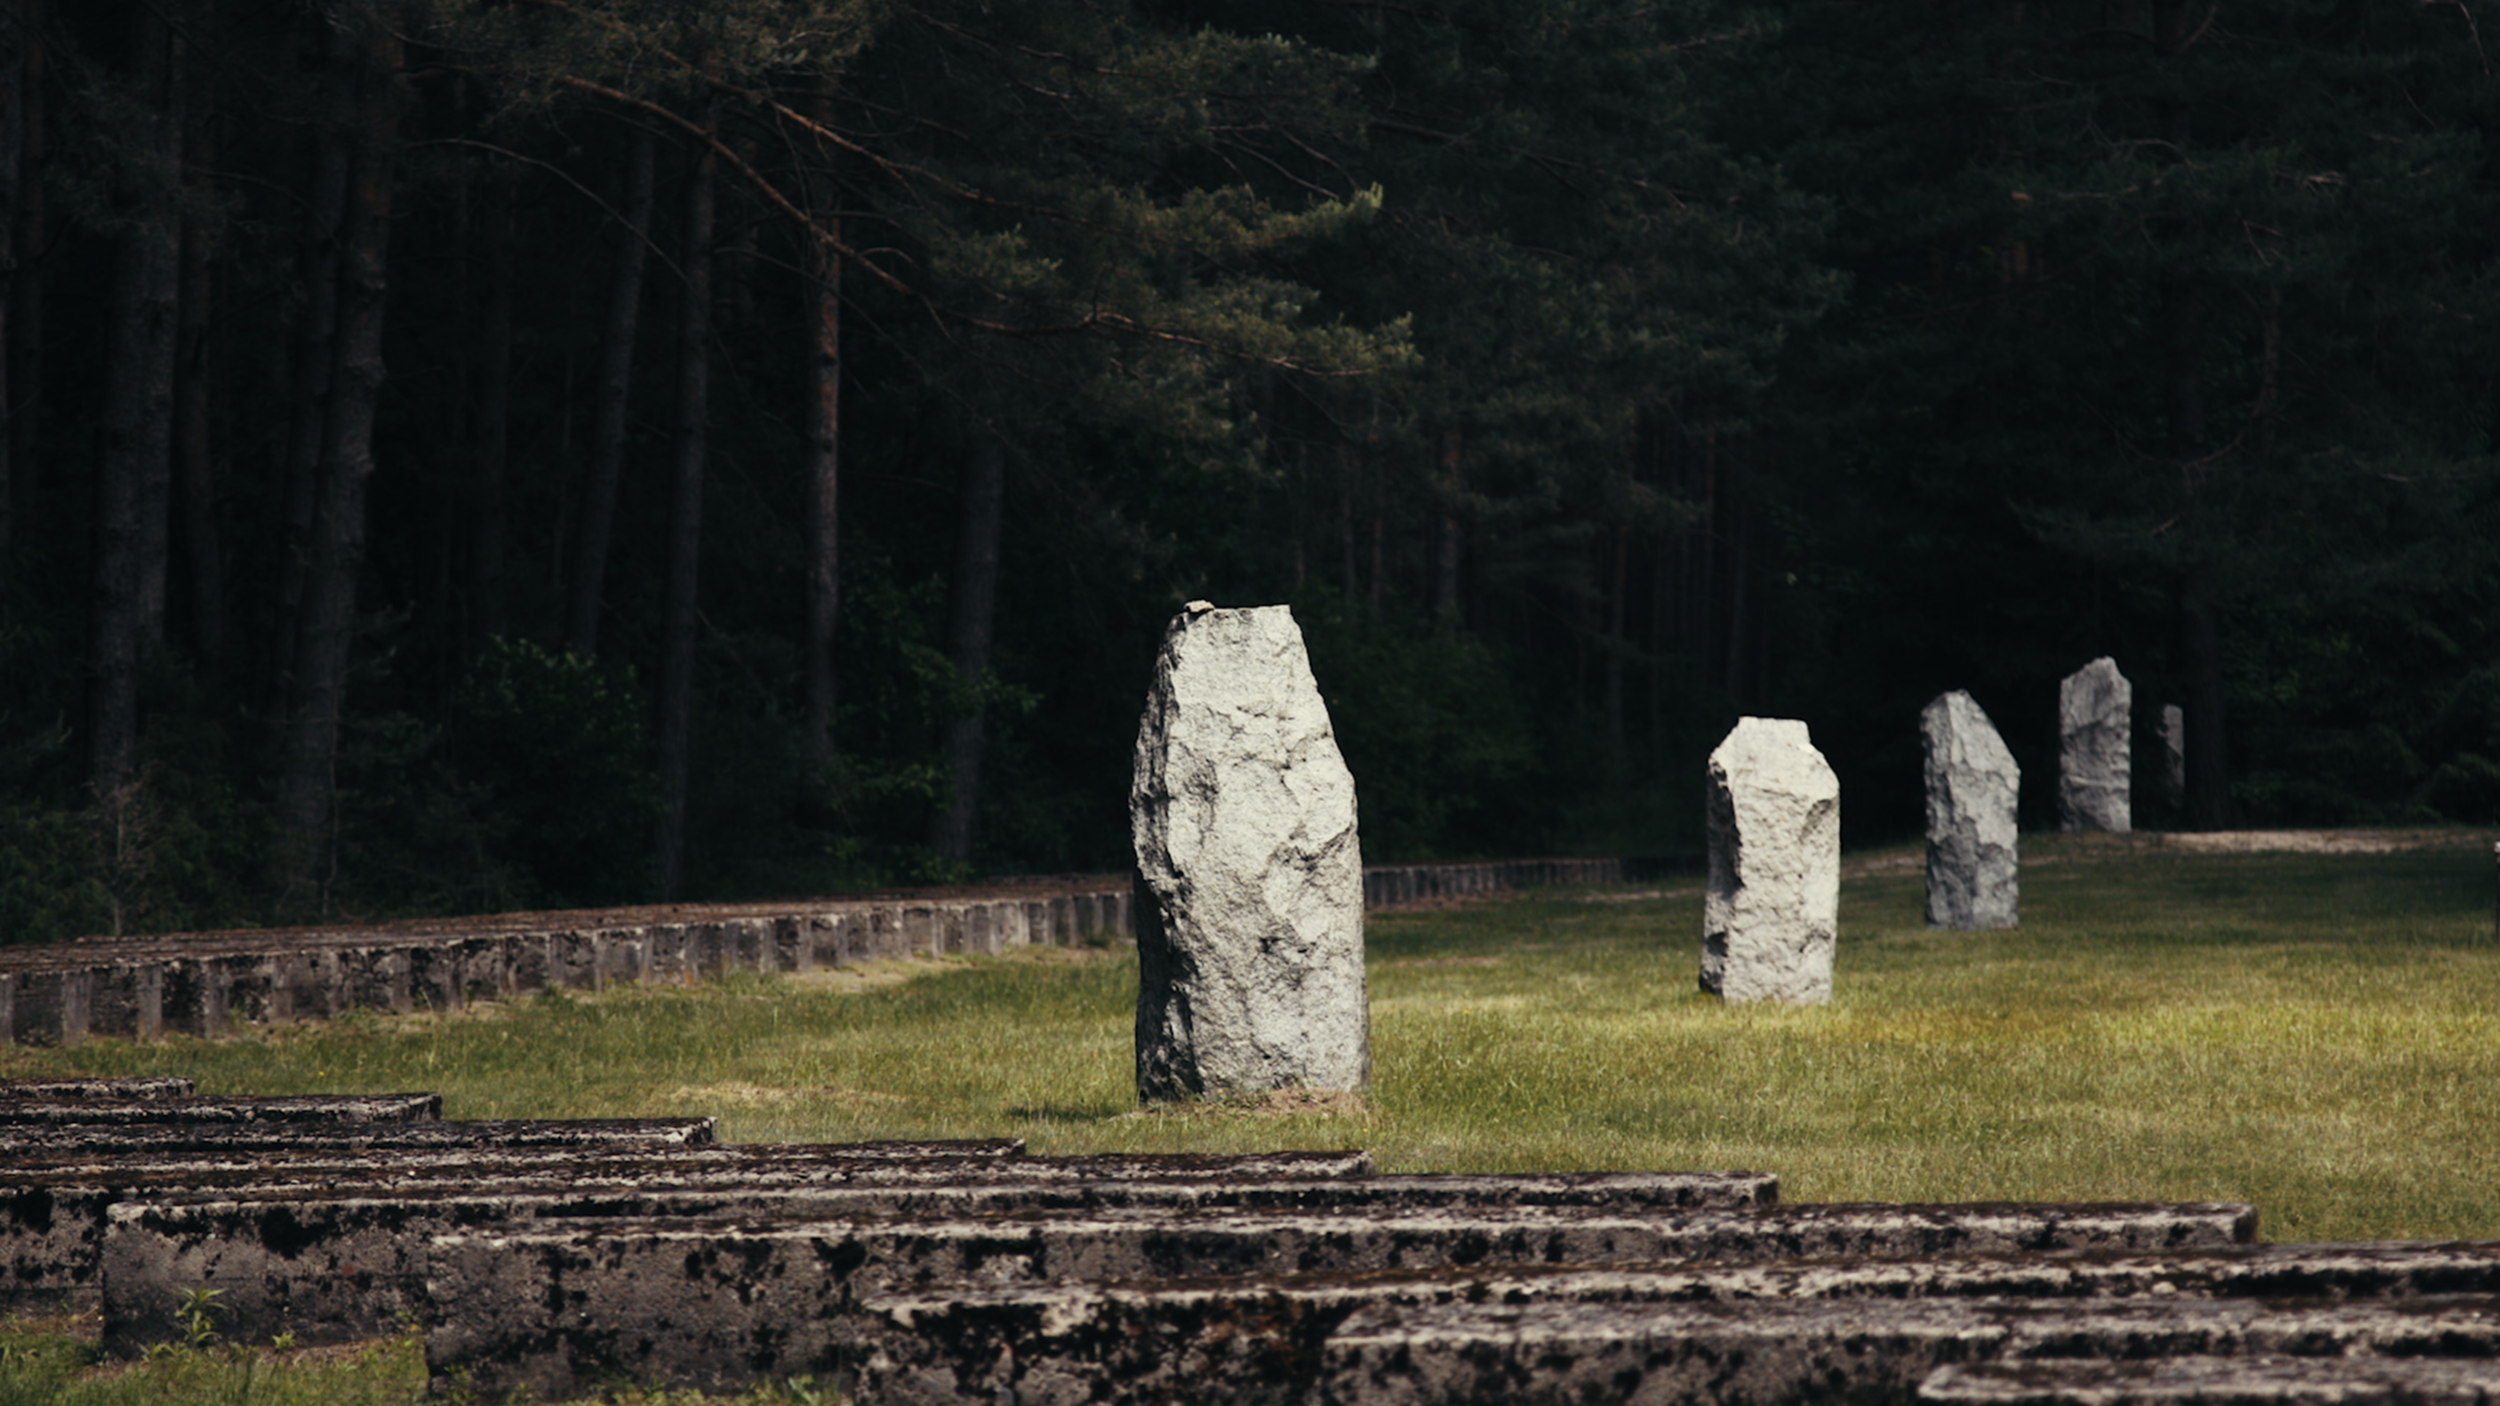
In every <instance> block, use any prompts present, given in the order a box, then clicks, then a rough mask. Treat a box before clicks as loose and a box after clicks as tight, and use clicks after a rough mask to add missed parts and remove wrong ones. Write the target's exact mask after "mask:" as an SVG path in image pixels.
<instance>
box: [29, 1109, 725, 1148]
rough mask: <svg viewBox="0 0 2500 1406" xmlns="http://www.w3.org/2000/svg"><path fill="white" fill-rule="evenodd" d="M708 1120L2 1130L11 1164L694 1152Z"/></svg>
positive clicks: (709, 1127) (705, 1137)
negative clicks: (450, 1152) (219, 1156)
mask: <svg viewBox="0 0 2500 1406" xmlns="http://www.w3.org/2000/svg"><path fill="white" fill-rule="evenodd" d="M712 1131H713V1120H712V1119H710V1118H613V1119H610V1118H587V1119H580V1120H571V1119H567V1120H555V1121H538V1120H532V1119H501V1118H482V1119H478V1120H475V1121H462V1122H427V1123H278V1122H267V1121H261V1122H231V1123H123V1124H110V1123H102V1124H97V1123H90V1124H78V1123H52V1124H43V1123H35V1124H27V1125H24V1126H18V1127H7V1128H5V1129H4V1130H0V1139H5V1141H6V1143H7V1146H8V1149H9V1155H10V1156H11V1157H12V1158H21V1157H22V1158H56V1157H64V1156H81V1157H94V1156H107V1155H113V1154H116V1153H119V1154H138V1155H145V1156H170V1155H176V1154H201V1153H217V1152H223V1153H231V1154H242V1153H252V1152H289V1151H296V1150H300V1149H306V1148H333V1149H337V1148H404V1149H417V1148H444V1149H456V1148H471V1147H600V1146H615V1145H633V1146H660V1145H673V1146H682V1147H693V1146H698V1145H701V1144H703V1143H708V1142H710V1141H711V1140H712Z"/></svg>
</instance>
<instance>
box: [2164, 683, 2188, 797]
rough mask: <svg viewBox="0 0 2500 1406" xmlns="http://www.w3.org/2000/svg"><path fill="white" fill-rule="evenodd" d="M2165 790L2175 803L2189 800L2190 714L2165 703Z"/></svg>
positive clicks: (2166, 794)
mask: <svg viewBox="0 0 2500 1406" xmlns="http://www.w3.org/2000/svg"><path fill="white" fill-rule="evenodd" d="M2161 793H2162V796H2163V798H2164V799H2166V800H2168V801H2169V802H2170V803H2171V804H2172V805H2174V806H2178V805H2185V804H2186V803H2187V713H2186V712H2185V711H2183V710H2182V709H2181V708H2180V707H2179V705H2178V704H2176V703H2164V704H2162V705H2161Z"/></svg>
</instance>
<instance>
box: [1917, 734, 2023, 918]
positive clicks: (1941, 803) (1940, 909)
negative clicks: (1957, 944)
mask: <svg viewBox="0 0 2500 1406" xmlns="http://www.w3.org/2000/svg"><path fill="white" fill-rule="evenodd" d="M1918 727H1919V733H1920V735H1921V737H1922V738H1923V739H1924V740H1925V742H1926V756H1927V926H1929V927H1931V928H1961V929H1966V930H1973V931H1976V930H1983V929H1988V928H2010V927H2014V926H2016V925H2017V918H2016V916H2015V914H2016V909H2017V906H2018V904H2017V893H2018V889H2019V880H2018V877H2017V875H2016V872H2015V834H2016V831H2015V823H2014V817H2015V811H2014V806H2015V800H2016V797H2017V796H2018V795H2019V794H2020V792H2021V789H2022V780H2023V771H2022V768H2021V767H2019V766H2016V765H2015V764H2014V754H2013V753H2012V752H2009V751H2007V750H2006V749H2005V739H2003V738H2001V737H1999V736H1997V730H1996V725H1995V724H1994V723H1991V722H1989V721H1988V714H1987V712H1986V710H1984V709H1982V708H1981V707H1980V706H1979V704H1978V702H1977V701H1975V700H1974V699H1972V697H1971V696H1970V695H1969V694H1967V693H1964V692H1962V691H1960V690H1959V689H1956V690H1955V691H1953V692H1951V693H1948V694H1945V695H1944V696H1942V697H1940V698H1938V699H1937V700H1936V701H1935V702H1933V703H1930V704H1928V705H1927V707H1926V708H1925V709H1924V710H1922V711H1921V712H1920V713H1919V715H1918Z"/></svg>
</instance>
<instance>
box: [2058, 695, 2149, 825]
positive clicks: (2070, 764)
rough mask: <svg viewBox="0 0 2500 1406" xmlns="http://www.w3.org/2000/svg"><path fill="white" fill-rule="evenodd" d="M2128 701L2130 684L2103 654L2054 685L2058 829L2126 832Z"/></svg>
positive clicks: (2128, 805)
mask: <svg viewBox="0 0 2500 1406" xmlns="http://www.w3.org/2000/svg"><path fill="white" fill-rule="evenodd" d="M2134 706H2135V688H2134V686H2133V685H2131V684H2129V683H2128V682H2127V676H2126V675H2124V674H2121V673H2119V672H2118V665H2117V662H2116V661H2114V660H2112V659H2110V658H2109V657H2108V656H2107V655H2103V656H2102V657H2100V658H2098V659H2095V660H2093V661H2092V662H2091V663H2089V664H2086V665H2084V666H2083V667H2082V668H2080V669H2077V670H2076V671H2074V672H2073V673H2071V674H2069V675H2067V676H2066V680H2065V682H2063V683H2061V684H2059V685H2058V686H2057V740H2058V751H2057V824H2058V828H2059V829H2061V830H2109V831H2114V832H2116V833H2119V834H2124V833H2126V832H2127V830H2128V828H2129V824H2130V814H2131V809H2132V802H2131V801H2130V798H2129V789H2128V788H2129V786H2130V784H2131V771H2130V762H2129V760H2128V751H2127V748H2128V728H2129V726H2130V724H2129V721H2128V714H2129V711H2130V710H2131V709H2132V708H2133V707H2134Z"/></svg>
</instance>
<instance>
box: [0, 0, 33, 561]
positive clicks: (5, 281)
mask: <svg viewBox="0 0 2500 1406" xmlns="http://www.w3.org/2000/svg"><path fill="white" fill-rule="evenodd" d="M15 9H16V7H15V6H14V5H0V566H5V565H6V564H7V562H8V559H9V543H10V539H11V538H12V537H13V536H14V534H15V527H16V516H15V513H14V511H13V510H14V508H15V506H16V505H15V503H14V501H13V499H12V495H11V488H10V449H11V447H12V441H13V440H14V439H15V432H14V430H13V429H12V412H13V410H14V409H15V407H16V403H17V395H16V387H15V386H14V385H13V384H12V383H11V382H10V379H9V341H10V337H11V335H12V329H13V328H14V326H15V323H16V320H15V318H14V317H12V316H11V313H12V311H13V309H14V305H15V303H16V301H17V211H18V201H19V198H20V197H19V191H20V189H21V186H22V182H21V180H20V177H19V174H18V173H19V171H20V170H21V169H22V167H23V164H24V159H25V151H26V49H27V45H28V44H29V43H30V42H31V40H30V38H29V36H28V35H26V34H25V33H23V32H21V31H20V30H19V29H18V27H17V25H16V24H15V23H13V21H14V20H16V18H17V16H16V15H15V14H14V13H12V12H13V11H14V10H15Z"/></svg>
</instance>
